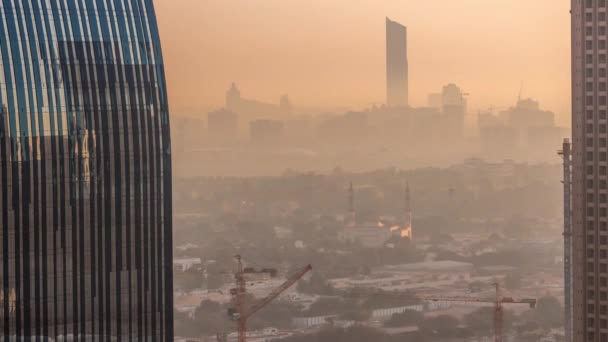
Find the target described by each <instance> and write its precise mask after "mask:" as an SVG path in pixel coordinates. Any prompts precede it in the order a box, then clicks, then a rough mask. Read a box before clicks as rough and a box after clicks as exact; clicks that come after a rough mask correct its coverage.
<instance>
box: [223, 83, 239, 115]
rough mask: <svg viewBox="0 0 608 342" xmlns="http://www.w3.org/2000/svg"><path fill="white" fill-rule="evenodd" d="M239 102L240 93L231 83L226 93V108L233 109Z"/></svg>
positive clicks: (234, 84)
mask: <svg viewBox="0 0 608 342" xmlns="http://www.w3.org/2000/svg"><path fill="white" fill-rule="evenodd" d="M240 102H241V91H240V90H239V88H238V87H237V85H236V83H234V82H232V84H231V85H230V89H228V91H227V92H226V108H228V109H235V108H237V107H238V106H239V104H240Z"/></svg>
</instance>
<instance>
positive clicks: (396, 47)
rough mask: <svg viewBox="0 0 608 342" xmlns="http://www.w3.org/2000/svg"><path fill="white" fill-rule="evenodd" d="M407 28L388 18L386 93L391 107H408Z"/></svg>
mask: <svg viewBox="0 0 608 342" xmlns="http://www.w3.org/2000/svg"><path fill="white" fill-rule="evenodd" d="M408 77H409V76H408V62H407V28H406V27H405V26H403V25H401V24H399V23H398V22H395V21H392V20H390V19H389V18H386V93H387V104H388V106H389V107H407V106H408V105H409V100H408V96H409V95H408V92H409V90H408Z"/></svg>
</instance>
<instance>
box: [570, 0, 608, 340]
mask: <svg viewBox="0 0 608 342" xmlns="http://www.w3.org/2000/svg"><path fill="white" fill-rule="evenodd" d="M606 10H607V8H606V2H605V1H600V0H571V20H572V29H571V32H572V37H571V41H572V138H573V142H572V234H573V235H572V272H573V278H572V281H573V283H572V287H573V288H572V299H573V300H572V305H573V315H572V317H573V327H574V331H573V337H572V341H595V342H599V341H606V340H608V329H607V325H606V324H607V323H606V322H607V321H608V308H607V307H608V297H607V296H608V294H607V292H608V251H607V250H606V246H608V242H607V240H608V237H607V235H606V234H607V232H608V210H607V209H606V204H607V203H608V200H607V198H608V185H607V182H608V181H607V179H606V177H607V175H608V157H607V149H606V147H607V146H606V140H607V139H608V134H607V133H606V117H607V114H606V111H607V110H608V108H607V100H606V99H607V97H608V91H607V87H606V54H607V52H608V51H607V49H606V23H607V19H606ZM568 342H571V341H568Z"/></svg>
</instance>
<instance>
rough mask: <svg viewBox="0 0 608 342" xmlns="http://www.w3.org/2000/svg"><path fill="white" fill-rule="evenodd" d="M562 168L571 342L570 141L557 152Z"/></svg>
mask: <svg viewBox="0 0 608 342" xmlns="http://www.w3.org/2000/svg"><path fill="white" fill-rule="evenodd" d="M557 154H559V155H560V156H561V157H562V159H563V167H564V180H563V181H562V183H563V184H564V234H563V235H564V311H565V312H564V326H565V329H564V330H565V335H566V342H572V216H571V213H572V203H571V202H572V178H571V175H570V172H571V170H570V164H571V157H570V156H571V154H572V148H571V145H570V139H564V144H563V145H562V150H560V151H558V152H557Z"/></svg>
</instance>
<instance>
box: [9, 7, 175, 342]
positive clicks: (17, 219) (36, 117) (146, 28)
mask: <svg viewBox="0 0 608 342" xmlns="http://www.w3.org/2000/svg"><path fill="white" fill-rule="evenodd" d="M168 115H169V114H168V105H167V94H166V88H165V76H164V67H163V59H162V54H161V46H160V38H159V33H158V28H157V24H156V17H155V12H154V7H153V1H152V0H0V188H1V190H2V191H1V192H0V234H1V236H0V254H1V255H2V264H0V333H1V335H0V339H2V337H4V340H7V339H8V338H12V337H17V338H21V337H29V336H47V337H50V338H58V339H62V336H63V339H64V340H65V339H68V338H69V337H70V336H71V337H74V338H77V339H78V340H81V339H84V337H85V336H86V337H87V340H108V339H110V338H112V339H118V340H172V339H173V302H172V273H171V272H172V271H171V269H172V267H171V266H172V265H171V260H172V241H171V231H172V227H171V219H172V215H171V212H172V208H171V153H170V151H171V150H170V148H171V144H170V139H169V117H168Z"/></svg>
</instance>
